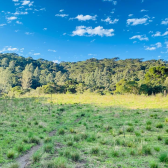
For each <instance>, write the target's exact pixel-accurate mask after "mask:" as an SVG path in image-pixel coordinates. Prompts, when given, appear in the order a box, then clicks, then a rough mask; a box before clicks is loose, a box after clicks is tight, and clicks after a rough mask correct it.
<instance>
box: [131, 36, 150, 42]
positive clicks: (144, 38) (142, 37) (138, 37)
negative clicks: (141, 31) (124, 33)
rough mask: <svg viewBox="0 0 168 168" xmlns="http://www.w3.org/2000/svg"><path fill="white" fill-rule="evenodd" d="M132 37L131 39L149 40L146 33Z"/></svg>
mask: <svg viewBox="0 0 168 168" xmlns="http://www.w3.org/2000/svg"><path fill="white" fill-rule="evenodd" d="M130 39H131V40H133V39H139V40H140V41H143V40H145V41H148V40H149V39H148V37H146V35H135V36H133V37H131V38H130Z"/></svg>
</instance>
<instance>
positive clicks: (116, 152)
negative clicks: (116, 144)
mask: <svg viewBox="0 0 168 168" xmlns="http://www.w3.org/2000/svg"><path fill="white" fill-rule="evenodd" d="M112 156H113V157H119V156H120V154H119V152H118V151H116V150H114V151H113V152H112Z"/></svg>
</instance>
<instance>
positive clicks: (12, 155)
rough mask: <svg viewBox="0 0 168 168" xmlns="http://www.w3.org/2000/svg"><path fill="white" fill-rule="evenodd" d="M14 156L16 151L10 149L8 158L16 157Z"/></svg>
mask: <svg viewBox="0 0 168 168" xmlns="http://www.w3.org/2000/svg"><path fill="white" fill-rule="evenodd" d="M14 157H15V152H14V151H8V153H7V158H8V159H14Z"/></svg>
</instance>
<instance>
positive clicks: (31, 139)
mask: <svg viewBox="0 0 168 168" xmlns="http://www.w3.org/2000/svg"><path fill="white" fill-rule="evenodd" d="M30 143H35V144H40V140H39V139H38V138H37V137H31V138H30Z"/></svg>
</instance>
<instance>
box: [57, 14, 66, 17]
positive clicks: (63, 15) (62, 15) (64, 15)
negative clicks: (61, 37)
mask: <svg viewBox="0 0 168 168" xmlns="http://www.w3.org/2000/svg"><path fill="white" fill-rule="evenodd" d="M55 16H57V17H67V16H69V15H68V14H56V15H55Z"/></svg>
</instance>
